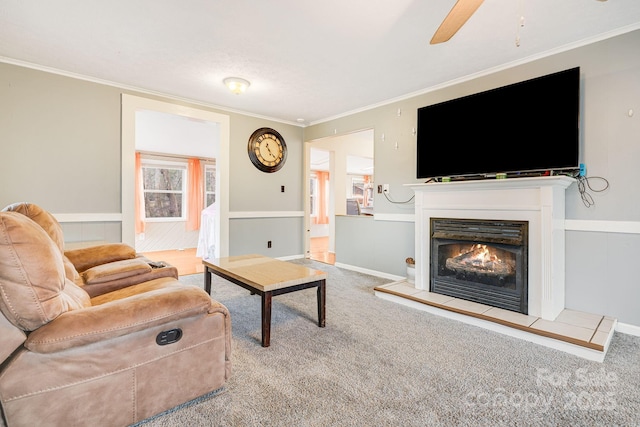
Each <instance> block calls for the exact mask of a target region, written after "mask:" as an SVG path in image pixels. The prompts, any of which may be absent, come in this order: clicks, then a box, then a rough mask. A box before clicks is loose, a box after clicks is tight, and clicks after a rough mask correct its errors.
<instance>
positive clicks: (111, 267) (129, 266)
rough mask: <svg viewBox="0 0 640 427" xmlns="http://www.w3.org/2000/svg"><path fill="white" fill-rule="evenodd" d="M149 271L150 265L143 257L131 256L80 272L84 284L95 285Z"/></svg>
mask: <svg viewBox="0 0 640 427" xmlns="http://www.w3.org/2000/svg"><path fill="white" fill-rule="evenodd" d="M150 271H151V266H150V265H149V264H148V263H146V262H145V261H144V260H143V259H141V258H133V259H125V260H122V261H115V262H110V263H108V264H102V265H97V266H95V267H92V268H90V269H88V270H86V271H84V272H83V273H82V279H83V280H84V283H85V285H95V284H98V283H105V282H109V281H112V280H118V279H122V278H125V277H131V276H137V275H138V274H143V273H148V272H150Z"/></svg>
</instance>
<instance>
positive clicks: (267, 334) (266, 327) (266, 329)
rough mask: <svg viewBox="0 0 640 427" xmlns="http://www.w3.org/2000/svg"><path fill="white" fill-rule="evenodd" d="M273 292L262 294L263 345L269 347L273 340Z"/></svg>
mask: <svg viewBox="0 0 640 427" xmlns="http://www.w3.org/2000/svg"><path fill="white" fill-rule="evenodd" d="M271 297H272V295H271V292H264V293H263V294H262V346H263V347H269V345H270V341H271Z"/></svg>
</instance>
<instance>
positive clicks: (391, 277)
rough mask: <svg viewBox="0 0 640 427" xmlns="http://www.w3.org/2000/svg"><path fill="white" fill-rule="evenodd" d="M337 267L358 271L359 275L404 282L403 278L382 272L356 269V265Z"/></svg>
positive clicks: (339, 265) (337, 265) (338, 265)
mask: <svg viewBox="0 0 640 427" xmlns="http://www.w3.org/2000/svg"><path fill="white" fill-rule="evenodd" d="M335 266H336V267H340V268H344V269H345V270H351V271H357V272H358V273H363V274H368V275H370V276H376V277H382V278H383V279H389V280H404V279H405V278H404V277H402V276H396V275H395V274H389V273H384V272H382V271H376V270H369V269H368V268H362V267H356V266H354V265H349V264H342V263H339V262H336V264H335Z"/></svg>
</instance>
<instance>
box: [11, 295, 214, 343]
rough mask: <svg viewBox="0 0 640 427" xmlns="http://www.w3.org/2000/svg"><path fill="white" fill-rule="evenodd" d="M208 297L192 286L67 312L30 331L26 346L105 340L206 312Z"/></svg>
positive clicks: (210, 301)
mask: <svg viewBox="0 0 640 427" xmlns="http://www.w3.org/2000/svg"><path fill="white" fill-rule="evenodd" d="M211 304H212V300H211V297H210V296H209V295H208V294H207V293H206V292H205V291H204V290H203V289H200V288H197V287H195V286H188V285H183V286H176V287H168V288H161V289H156V290H153V291H149V292H144V293H142V294H138V295H133V296H130V297H127V298H123V299H119V300H114V301H110V302H107V303H105V304H101V305H97V306H92V307H88V308H83V309H79V310H73V311H68V312H66V313H63V314H61V315H60V316H58V317H57V318H56V319H54V320H52V321H51V322H49V323H47V324H46V325H44V326H41V327H40V328H38V329H36V330H35V331H33V332H32V333H31V334H30V335H29V337H28V338H27V341H26V342H25V344H24V345H25V347H26V348H27V349H29V350H31V351H33V352H37V353H53V352H56V351H62V350H65V349H68V348H72V347H77V346H82V345H87V344H92V343H96V342H99V341H105V340H108V339H112V338H116V337H119V336H123V335H126V334H130V333H133V332H137V331H141V330H144V329H147V328H150V327H154V326H158V325H162V324H164V323H167V322H170V321H173V320H176V319H183V318H187V317H192V316H196V315H200V314H206V313H208V312H209V309H210V307H211Z"/></svg>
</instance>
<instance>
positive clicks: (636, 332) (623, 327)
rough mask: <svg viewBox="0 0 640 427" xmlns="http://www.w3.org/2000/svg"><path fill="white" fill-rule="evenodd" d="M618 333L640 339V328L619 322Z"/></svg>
mask: <svg viewBox="0 0 640 427" xmlns="http://www.w3.org/2000/svg"><path fill="white" fill-rule="evenodd" d="M616 332H620V333H622V334H628V335H633V336H636V337H640V326H636V325H629V324H628V323H620V322H618V324H617V325H616Z"/></svg>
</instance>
